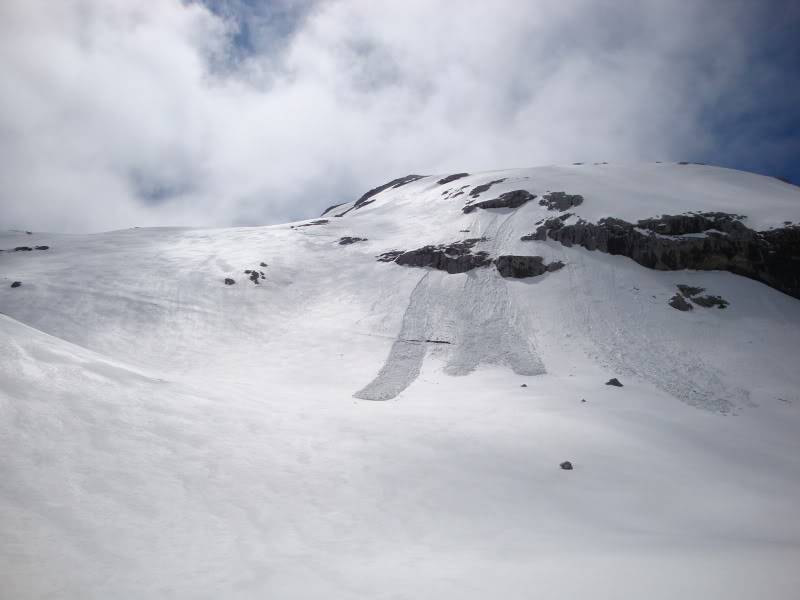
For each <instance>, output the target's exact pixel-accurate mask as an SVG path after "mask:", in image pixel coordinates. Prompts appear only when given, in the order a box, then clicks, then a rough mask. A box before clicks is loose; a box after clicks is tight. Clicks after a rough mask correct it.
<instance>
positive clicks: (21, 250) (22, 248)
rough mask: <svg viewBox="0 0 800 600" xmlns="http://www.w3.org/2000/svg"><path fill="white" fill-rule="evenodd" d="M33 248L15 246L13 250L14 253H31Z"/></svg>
mask: <svg viewBox="0 0 800 600" xmlns="http://www.w3.org/2000/svg"><path fill="white" fill-rule="evenodd" d="M32 250H33V248H31V247H30V246H17V247H16V248H14V252H31V251H32Z"/></svg>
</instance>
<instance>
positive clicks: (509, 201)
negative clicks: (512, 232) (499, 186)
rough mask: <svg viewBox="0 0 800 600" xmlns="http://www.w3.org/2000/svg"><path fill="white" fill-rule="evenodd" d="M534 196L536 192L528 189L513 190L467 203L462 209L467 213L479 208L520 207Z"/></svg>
mask: <svg viewBox="0 0 800 600" xmlns="http://www.w3.org/2000/svg"><path fill="white" fill-rule="evenodd" d="M534 198H536V194H531V193H530V192H528V191H527V190H514V191H513V192H506V193H505V194H500V195H499V196H498V197H497V198H494V199H493V200H484V201H483V202H475V203H474V204H467V205H466V206H465V207H464V208H462V209H461V210H462V211H463V212H465V213H471V212H473V211H474V210H476V209H478V208H484V209H485V208H518V207H520V206H522V205H523V204H525V203H526V202H528V201H530V200H533V199H534Z"/></svg>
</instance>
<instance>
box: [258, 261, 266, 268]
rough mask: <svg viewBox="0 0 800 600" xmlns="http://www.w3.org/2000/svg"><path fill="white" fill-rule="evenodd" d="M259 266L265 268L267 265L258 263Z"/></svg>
mask: <svg viewBox="0 0 800 600" xmlns="http://www.w3.org/2000/svg"><path fill="white" fill-rule="evenodd" d="M259 266H261V267H266V266H267V263H265V262H261V263H259Z"/></svg>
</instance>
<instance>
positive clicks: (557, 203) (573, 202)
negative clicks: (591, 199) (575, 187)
mask: <svg viewBox="0 0 800 600" xmlns="http://www.w3.org/2000/svg"><path fill="white" fill-rule="evenodd" d="M581 204H583V196H581V195H580V194H567V193H566V192H550V193H549V194H545V195H544V196H542V199H541V200H539V205H540V206H544V207H546V208H547V210H557V211H559V212H562V211H565V210H569V209H570V208H572V207H573V206H579V205H581Z"/></svg>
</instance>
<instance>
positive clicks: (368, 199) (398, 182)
mask: <svg viewBox="0 0 800 600" xmlns="http://www.w3.org/2000/svg"><path fill="white" fill-rule="evenodd" d="M423 177H425V175H406V176H405V177H398V178H397V179H392V180H391V181H390V182H388V183H384V184H383V185H379V186H378V187H376V188H372V189H371V190H370V191H368V192H367V193H366V194H364V195H363V196H361V197H360V198H359V199H358V200H356V202H355V204H353V206H352V208H349V209H347V210H346V211H344V212H343V213H339V214H338V215H336V216H337V217H343V216H344V215H346V214H347V213H349V212H350V211H351V210H358V209H359V208H361V207H363V206H366V205H367V204H371V203H372V202H375V199H374V198H373V196H376V195H378V194H380V193H381V192H382V191H384V190H388V189H389V188H398V187H400V186H402V185H405V184H407V183H411V182H412V181H416V180H417V179H422V178H423ZM326 212H327V211H326Z"/></svg>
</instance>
